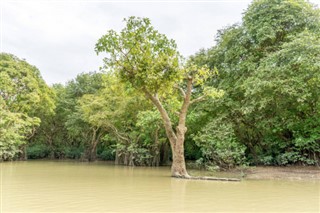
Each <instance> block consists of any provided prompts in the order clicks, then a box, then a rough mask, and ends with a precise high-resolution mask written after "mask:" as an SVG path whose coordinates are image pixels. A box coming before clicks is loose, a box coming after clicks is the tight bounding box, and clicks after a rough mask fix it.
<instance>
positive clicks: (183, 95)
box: [174, 85, 186, 98]
mask: <svg viewBox="0 0 320 213" xmlns="http://www.w3.org/2000/svg"><path fill="white" fill-rule="evenodd" d="M174 88H176V89H178V90H179V91H180V93H181V95H182V97H183V98H186V93H185V92H184V90H183V89H182V88H181V87H179V86H177V85H176V86H174Z"/></svg>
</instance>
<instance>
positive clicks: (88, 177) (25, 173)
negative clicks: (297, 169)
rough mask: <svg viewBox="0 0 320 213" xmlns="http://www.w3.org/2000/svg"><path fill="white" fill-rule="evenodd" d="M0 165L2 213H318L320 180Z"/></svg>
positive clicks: (100, 166)
mask: <svg viewBox="0 0 320 213" xmlns="http://www.w3.org/2000/svg"><path fill="white" fill-rule="evenodd" d="M0 166H1V179H2V183H1V186H0V187H1V188H0V189H1V209H0V210H1V212H3V213H8V212H33V213H36V212H320V204H319V198H320V181H319V180H307V181H299V180H243V181H241V182H220V181H199V180H183V179H175V178H171V177H170V169H169V168H168V167H160V168H143V167H135V168H132V167H124V166H114V165H108V164H106V163H103V162H99V163H80V162H55V161H28V162H6V163H0Z"/></svg>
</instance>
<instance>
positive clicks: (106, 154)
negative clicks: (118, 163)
mask: <svg viewBox="0 0 320 213" xmlns="http://www.w3.org/2000/svg"><path fill="white" fill-rule="evenodd" d="M98 158H99V159H101V160H114V159H115V152H114V151H113V150H112V149H104V150H103V151H102V152H101V153H98Z"/></svg>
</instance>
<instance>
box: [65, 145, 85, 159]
mask: <svg viewBox="0 0 320 213" xmlns="http://www.w3.org/2000/svg"><path fill="white" fill-rule="evenodd" d="M64 153H65V157H66V158H70V159H80V158H81V157H82V156H83V155H84V150H83V148H82V147H66V148H65V149H64Z"/></svg>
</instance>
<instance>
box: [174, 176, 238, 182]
mask: <svg viewBox="0 0 320 213" xmlns="http://www.w3.org/2000/svg"><path fill="white" fill-rule="evenodd" d="M173 177H175V178H181V179H187V180H214V181H241V179H239V178H219V177H208V176H202V177H194V176H173Z"/></svg>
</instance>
